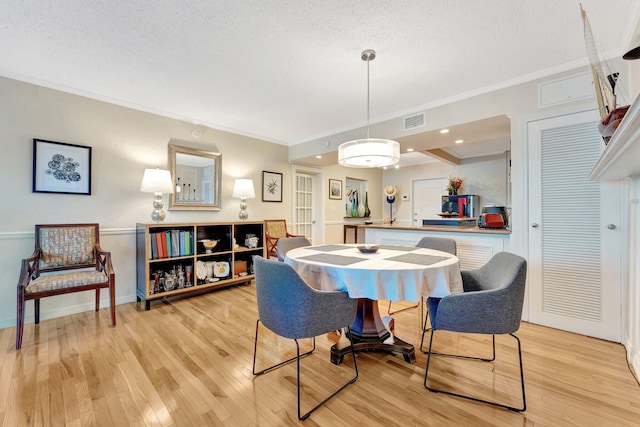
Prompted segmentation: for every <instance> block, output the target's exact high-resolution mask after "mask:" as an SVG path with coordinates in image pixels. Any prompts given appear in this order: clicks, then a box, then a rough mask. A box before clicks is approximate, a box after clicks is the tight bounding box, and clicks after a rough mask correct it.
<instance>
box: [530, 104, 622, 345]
mask: <svg viewBox="0 0 640 427" xmlns="http://www.w3.org/2000/svg"><path fill="white" fill-rule="evenodd" d="M598 120H599V118H598V116H597V114H596V112H595V111H587V112H581V113H576V114H570V115H565V116H560V117H554V118H550V119H544V120H539V121H534V122H530V123H529V124H528V155H529V202H528V203H529V270H528V271H529V310H530V312H529V314H530V319H531V321H532V322H534V323H539V324H542V325H546V326H551V327H554V328H559V329H563V330H567V331H571V332H576V333H580V334H584V335H589V336H593V337H597V338H603V339H607V340H611V341H616V342H620V338H621V302H620V293H621V287H622V278H621V262H620V255H621V253H620V252H621V250H620V248H621V236H620V235H621V230H620V223H621V221H620V219H621V194H620V191H621V190H620V184H619V183H616V184H612V183H599V182H594V181H590V180H589V179H588V178H587V176H588V174H589V172H590V171H591V169H592V168H593V166H594V165H595V163H596V161H597V159H598V157H599V156H600V154H601V152H602V149H603V147H604V144H603V142H602V138H601V137H600V133H599V132H598V130H597V123H598Z"/></svg>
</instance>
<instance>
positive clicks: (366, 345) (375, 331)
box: [331, 298, 416, 365]
mask: <svg viewBox="0 0 640 427" xmlns="http://www.w3.org/2000/svg"><path fill="white" fill-rule="evenodd" d="M391 336H392V335H391V333H390V332H389V330H388V329H387V328H386V327H385V325H384V323H383V321H382V318H381V317H380V312H379V311H378V301H376V300H370V299H368V298H359V299H358V311H357V313H356V318H355V319H354V321H353V324H352V325H351V339H352V340H353V351H355V352H360V351H381V352H387V353H401V354H402V356H403V357H404V360H405V361H406V362H408V363H415V361H416V355H415V349H414V347H413V345H412V344H409V343H408V342H406V341H403V340H401V339H400V338H398V337H396V336H395V335H394V336H393V337H392V338H391ZM349 353H351V345H350V343H349V340H347V339H341V340H340V341H338V342H337V343H336V344H334V345H333V347H331V362H332V363H334V364H336V365H339V364H340V363H342V359H343V358H344V356H345V354H349Z"/></svg>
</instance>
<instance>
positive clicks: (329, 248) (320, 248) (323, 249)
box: [307, 245, 349, 252]
mask: <svg viewBox="0 0 640 427" xmlns="http://www.w3.org/2000/svg"><path fill="white" fill-rule="evenodd" d="M307 249H309V250H311V251H318V252H333V251H342V250H344V249H349V247H348V246H344V245H322V246H310V247H309V248H307Z"/></svg>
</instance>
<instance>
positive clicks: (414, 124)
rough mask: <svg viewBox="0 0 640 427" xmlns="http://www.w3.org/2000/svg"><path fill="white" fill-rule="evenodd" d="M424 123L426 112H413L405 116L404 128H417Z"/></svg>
mask: <svg viewBox="0 0 640 427" xmlns="http://www.w3.org/2000/svg"><path fill="white" fill-rule="evenodd" d="M424 125H425V120H424V113H419V114H413V115H411V116H407V117H405V118H404V130H409V129H415V128H419V127H422V126H424Z"/></svg>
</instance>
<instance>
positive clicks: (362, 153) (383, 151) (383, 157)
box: [338, 49, 400, 168]
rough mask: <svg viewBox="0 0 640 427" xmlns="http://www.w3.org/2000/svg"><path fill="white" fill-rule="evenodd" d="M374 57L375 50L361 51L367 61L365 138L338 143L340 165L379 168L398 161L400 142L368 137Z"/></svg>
mask: <svg viewBox="0 0 640 427" xmlns="http://www.w3.org/2000/svg"><path fill="white" fill-rule="evenodd" d="M375 57H376V52H375V50H372V49H367V50H364V51H362V54H361V58H362V60H363V61H366V63H367V138H366V139H355V140H353V141H348V142H344V143H342V144H340V146H339V147H338V163H339V164H340V165H341V166H348V167H353V168H380V167H385V166H393V165H395V164H396V163H398V162H399V161H400V144H399V143H398V142H397V141H393V140H390V139H380V138H370V137H369V62H370V61H373V60H374V59H375Z"/></svg>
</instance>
